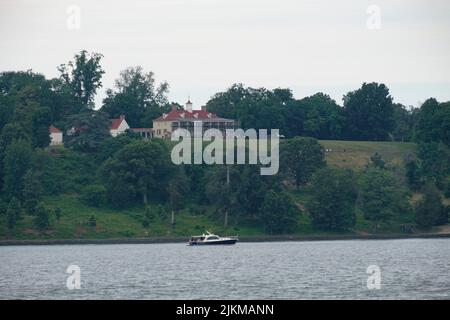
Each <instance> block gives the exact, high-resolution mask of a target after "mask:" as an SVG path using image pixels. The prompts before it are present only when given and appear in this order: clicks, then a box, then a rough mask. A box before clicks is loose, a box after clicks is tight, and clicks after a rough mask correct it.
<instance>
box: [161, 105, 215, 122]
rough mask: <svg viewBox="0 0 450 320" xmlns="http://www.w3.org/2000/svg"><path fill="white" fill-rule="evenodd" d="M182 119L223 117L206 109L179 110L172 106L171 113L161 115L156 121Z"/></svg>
mask: <svg viewBox="0 0 450 320" xmlns="http://www.w3.org/2000/svg"><path fill="white" fill-rule="evenodd" d="M181 119H192V120H202V119H222V118H220V117H218V116H217V114H215V113H212V112H208V111H206V110H192V112H189V111H186V110H178V109H176V108H175V107H172V110H170V112H169V113H164V114H163V115H162V116H161V117H159V118H157V119H155V121H173V120H181Z"/></svg>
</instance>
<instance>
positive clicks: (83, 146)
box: [64, 111, 111, 153]
mask: <svg viewBox="0 0 450 320" xmlns="http://www.w3.org/2000/svg"><path fill="white" fill-rule="evenodd" d="M109 123H110V121H109V118H108V115H107V114H105V113H103V112H98V111H91V112H84V113H80V114H76V115H73V116H70V117H69V118H68V126H67V129H68V131H67V132H68V133H67V135H66V136H65V138H64V139H65V140H64V144H65V145H66V146H67V147H69V148H73V149H74V150H77V151H81V152H88V153H89V152H97V151H98V150H99V149H100V146H101V145H102V143H103V141H104V140H106V139H107V138H110V137H111V135H110V133H109Z"/></svg>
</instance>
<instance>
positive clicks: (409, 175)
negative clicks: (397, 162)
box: [405, 159, 421, 190]
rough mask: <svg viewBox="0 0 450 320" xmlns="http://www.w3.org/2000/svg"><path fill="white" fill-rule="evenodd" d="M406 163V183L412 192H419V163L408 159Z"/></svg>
mask: <svg viewBox="0 0 450 320" xmlns="http://www.w3.org/2000/svg"><path fill="white" fill-rule="evenodd" d="M405 162H406V163H405V171H406V173H405V174H406V181H407V183H408V185H409V187H410V188H411V189H412V190H418V189H419V188H420V186H421V175H420V168H419V166H418V164H417V161H416V160H414V159H407V160H406V161H405Z"/></svg>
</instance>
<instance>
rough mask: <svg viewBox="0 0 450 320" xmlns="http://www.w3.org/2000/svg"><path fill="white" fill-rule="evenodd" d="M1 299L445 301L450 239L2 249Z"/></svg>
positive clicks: (449, 288) (448, 296)
mask: <svg viewBox="0 0 450 320" xmlns="http://www.w3.org/2000/svg"><path fill="white" fill-rule="evenodd" d="M70 265H75V266H77V267H79V273H78V272H75V274H72V275H71V274H68V273H66V271H67V268H68V267H69V266H70ZM369 266H372V267H370V268H371V269H370V268H369ZM77 267H72V269H71V270H75V269H77ZM73 268H75V269H73ZM368 268H369V270H379V273H378V272H376V274H368V273H367V271H368ZM374 268H375V269H374ZM377 268H378V269H377ZM78 275H79V277H78ZM70 276H71V278H70V279H71V281H69V287H68V286H67V279H68V277H70ZM374 276H376V277H377V278H376V281H375V282H373V279H374V278H373V277H374ZM77 277H78V278H77ZM369 277H371V281H370V283H371V284H372V286H371V289H369V288H368V283H367V280H368V278H369ZM73 279H79V284H80V288H79V289H76V288H75V289H69V288H73V284H75V283H76V281H75V282H74V281H72V280H73ZM378 280H379V281H378ZM374 283H375V286H374V285H373V284H374ZM369 287H370V286H369ZM0 298H1V299H450V239H403V240H345V241H304V242H259V243H238V244H236V245H234V246H206V247H201V246H200V247H188V246H186V245H185V244H180V243H178V244H117V245H42V246H3V247H0Z"/></svg>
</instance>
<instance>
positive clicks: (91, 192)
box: [80, 184, 106, 207]
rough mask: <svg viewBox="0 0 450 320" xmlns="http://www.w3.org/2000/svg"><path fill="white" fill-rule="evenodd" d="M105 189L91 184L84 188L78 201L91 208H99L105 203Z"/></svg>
mask: <svg viewBox="0 0 450 320" xmlns="http://www.w3.org/2000/svg"><path fill="white" fill-rule="evenodd" d="M105 199H106V188H105V187H104V186H102V185H98V184H91V185H88V186H87V187H85V188H84V189H83V191H82V193H81V197H80V200H81V201H82V202H83V203H85V204H87V205H88V206H91V207H100V206H102V205H103V204H104V203H105Z"/></svg>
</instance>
